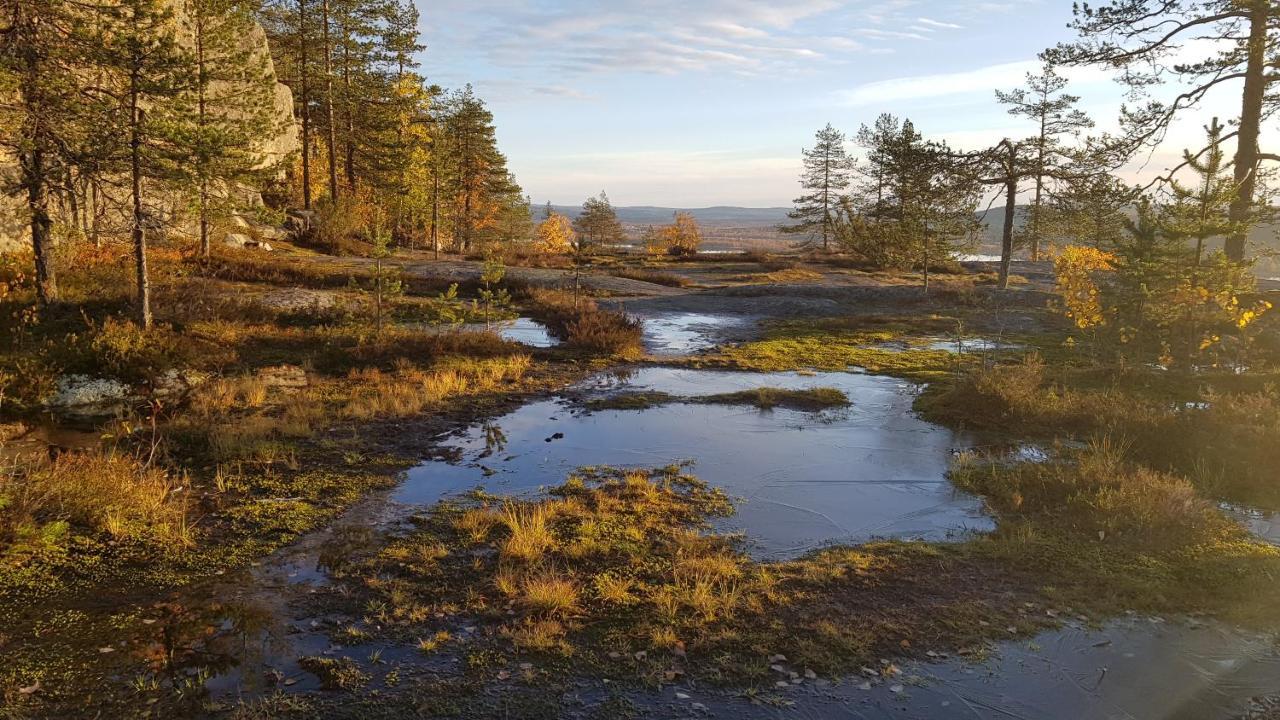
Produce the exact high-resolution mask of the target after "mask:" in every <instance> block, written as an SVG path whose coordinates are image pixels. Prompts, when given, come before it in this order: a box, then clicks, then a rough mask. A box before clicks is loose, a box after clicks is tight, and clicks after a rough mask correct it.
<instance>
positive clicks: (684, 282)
mask: <svg viewBox="0 0 1280 720" xmlns="http://www.w3.org/2000/svg"><path fill="white" fill-rule="evenodd" d="M609 274H610V275H612V276H614V277H619V278H626V279H628V280H639V281H640V282H647V283H653V284H654V285H665V286H667V287H676V288H685V287H689V286H690V285H692V284H693V281H692V280H690V279H689V278H687V277H684V276H683V275H676V274H675V273H670V272H662V271H661V270H650V269H647V268H625V267H624V268H616V269H611V270H609Z"/></svg>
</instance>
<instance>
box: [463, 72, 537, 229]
mask: <svg viewBox="0 0 1280 720" xmlns="http://www.w3.org/2000/svg"><path fill="white" fill-rule="evenodd" d="M445 126H446V132H447V133H448V134H449V144H450V146H451V149H452V151H453V158H452V159H453V164H454V168H453V171H454V172H453V173H452V178H451V179H452V180H453V181H454V185H455V187H452V188H450V190H451V191H452V192H451V195H452V197H453V198H454V199H455V208H454V213H455V220H454V228H455V237H454V242H455V244H456V245H457V246H458V249H459V250H460V251H462V252H468V251H470V250H471V249H472V247H473V245H475V244H477V243H482V242H489V241H492V240H495V239H497V238H495V236H494V233H492V232H490V231H491V230H493V229H494V228H495V227H496V224H495V222H494V221H495V219H496V217H497V216H498V214H499V212H500V210H501V208H502V207H503V206H504V205H505V204H507V203H510V202H511V201H512V200H513V199H515V198H519V197H520V195H519V190H518V188H517V187H515V186H513V183H512V182H511V175H510V173H508V172H507V159H506V157H505V156H503V155H502V153H501V152H499V151H498V142H497V130H496V129H495V128H494V125H493V113H491V112H489V109H488V108H487V107H485V104H484V101H482V100H480V99H479V98H478V97H476V95H475V92H474V91H473V90H472V88H471V86H470V85H468V86H466V88H464V89H463V90H460V91H457V92H455V93H453V95H452V96H451V97H450V99H449V114H448V116H447V118H446V120H445Z"/></svg>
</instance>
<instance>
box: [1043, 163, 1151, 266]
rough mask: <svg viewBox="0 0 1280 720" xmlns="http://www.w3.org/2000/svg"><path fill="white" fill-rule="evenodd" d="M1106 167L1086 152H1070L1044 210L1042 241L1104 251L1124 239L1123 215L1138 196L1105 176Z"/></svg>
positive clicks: (1112, 247)
mask: <svg viewBox="0 0 1280 720" xmlns="http://www.w3.org/2000/svg"><path fill="white" fill-rule="evenodd" d="M1106 164H1107V163H1106V158H1100V157H1098V156H1097V155H1096V153H1095V152H1093V151H1091V150H1090V149H1089V148H1084V149H1080V150H1076V151H1072V152H1071V154H1070V159H1069V161H1068V163H1067V165H1066V168H1067V169H1066V172H1065V173H1064V174H1063V180H1062V182H1060V183H1058V185H1057V187H1055V188H1054V192H1053V194H1052V195H1051V196H1050V198H1049V203H1048V204H1047V205H1046V206H1045V210H1044V224H1043V227H1042V232H1043V233H1044V234H1045V236H1046V238H1048V239H1052V240H1055V241H1057V242H1058V243H1059V244H1061V245H1086V246H1088V247H1092V248H1095V249H1098V250H1104V251H1109V250H1112V249H1114V248H1115V247H1116V244H1117V243H1118V242H1120V241H1121V240H1123V239H1124V235H1125V232H1126V229H1125V223H1126V222H1127V221H1128V219H1129V216H1128V214H1127V213H1128V210H1129V208H1130V207H1131V206H1132V205H1133V204H1134V202H1136V200H1137V198H1138V192H1137V191H1136V190H1135V189H1133V188H1131V187H1129V186H1127V185H1125V184H1124V183H1122V182H1120V181H1119V180H1117V179H1116V178H1115V177H1114V176H1112V175H1110V174H1109V173H1107V172H1106V171H1105V170H1104V169H1103V168H1104V167H1105V166H1106Z"/></svg>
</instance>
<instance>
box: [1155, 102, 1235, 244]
mask: <svg viewBox="0 0 1280 720" xmlns="http://www.w3.org/2000/svg"><path fill="white" fill-rule="evenodd" d="M1222 130H1223V127H1222V125H1221V124H1220V123H1219V122H1218V119H1217V118H1214V119H1213V123H1212V124H1210V125H1209V126H1208V127H1206V128H1205V132H1206V134H1207V135H1208V145H1207V148H1208V149H1207V151H1206V152H1205V153H1204V154H1203V155H1201V156H1200V157H1195V156H1193V155H1192V154H1191V151H1190V150H1187V151H1185V160H1186V165H1187V167H1188V168H1190V170H1191V171H1192V172H1193V173H1194V174H1195V176H1196V178H1197V179H1198V180H1199V183H1198V184H1197V185H1194V186H1191V185H1186V184H1184V183H1182V182H1180V181H1179V180H1177V179H1176V178H1175V179H1174V180H1173V181H1172V182H1171V183H1170V189H1171V190H1172V192H1173V202H1172V203H1171V204H1170V205H1169V206H1168V208H1167V212H1166V213H1165V217H1164V218H1163V219H1162V220H1163V229H1164V231H1165V232H1166V233H1168V234H1169V235H1170V236H1171V237H1174V238H1180V239H1183V240H1189V241H1194V243H1195V267H1197V268H1199V267H1200V265H1201V263H1202V262H1203V260H1204V249H1205V248H1204V246H1205V241H1207V240H1208V239H1209V238H1213V237H1227V236H1229V235H1231V234H1232V232H1233V231H1234V230H1235V223H1233V222H1232V221H1231V219H1230V218H1229V214H1230V212H1231V204H1232V202H1234V201H1235V197H1236V183H1235V179H1234V178H1233V177H1231V176H1230V175H1227V174H1226V173H1225V172H1224V162H1223V161H1224V158H1225V153H1224V151H1223V149H1222Z"/></svg>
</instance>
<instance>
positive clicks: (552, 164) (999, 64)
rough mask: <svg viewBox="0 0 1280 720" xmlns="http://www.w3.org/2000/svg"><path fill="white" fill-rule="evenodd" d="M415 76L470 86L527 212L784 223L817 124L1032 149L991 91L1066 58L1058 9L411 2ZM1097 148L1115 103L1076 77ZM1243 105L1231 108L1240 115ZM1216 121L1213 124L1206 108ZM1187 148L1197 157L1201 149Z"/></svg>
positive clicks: (708, 1) (1148, 168) (757, 0)
mask: <svg viewBox="0 0 1280 720" xmlns="http://www.w3.org/2000/svg"><path fill="white" fill-rule="evenodd" d="M418 8H419V11H420V12H421V15H422V18H421V23H420V28H421V30H422V32H423V36H424V39H425V43H426V45H427V49H426V51H425V52H424V53H423V54H422V57H421V61H422V71H423V73H424V74H426V75H427V77H428V78H429V80H430V81H431V82H434V83H437V84H440V85H443V86H445V87H460V86H461V85H463V84H466V83H471V84H473V85H474V86H475V88H476V91H477V92H478V93H479V94H480V95H481V96H482V97H483V98H484V99H485V100H486V101H487V102H488V103H489V105H490V107H491V109H492V110H493V112H494V115H495V120H496V124H497V127H498V139H499V145H500V147H501V149H502V151H503V152H504V153H506V155H507V157H508V159H509V161H510V166H511V169H512V170H513V172H515V174H516V178H517V180H518V181H519V182H520V183H521V185H522V186H523V187H524V188H525V191H526V192H527V193H528V194H529V195H530V196H531V197H532V198H533V200H534V202H535V203H538V204H541V203H544V202H548V201H550V202H554V203H556V204H563V205H576V204H579V203H581V202H582V200H583V199H585V198H586V197H588V196H590V195H594V194H596V193H599V192H600V191H602V190H603V191H606V192H608V194H609V197H610V199H611V200H612V201H613V203H614V204H615V205H620V206H629V205H659V206H669V207H679V208H694V207H705V206H712V205H738V206H749V207H771V206H788V205H790V204H791V200H792V198H794V197H795V196H796V195H797V194H799V184H798V176H799V172H800V152H801V149H802V148H805V147H808V146H810V145H811V144H812V140H813V135H814V133H815V132H816V131H817V130H818V129H819V128H821V127H823V126H824V125H826V124H827V123H832V124H833V125H835V126H836V127H837V128H839V129H841V130H843V131H845V132H846V133H848V134H849V135H853V134H854V133H856V131H857V130H858V128H859V126H860V125H862V124H863V123H868V124H869V123H871V122H873V121H874V120H875V118H876V116H877V115H878V114H880V113H881V112H891V113H893V114H895V115H899V116H902V117H908V118H910V119H911V120H912V121H913V122H914V123H915V124H916V126H917V128H918V129H920V130H921V131H922V132H923V133H924V134H925V135H926V136H929V137H932V138H937V139H943V140H946V141H948V142H949V143H951V144H952V146H953V147H956V148H959V149H966V150H967V149H979V148H981V147H984V146H986V145H990V144H993V143H994V142H996V141H998V140H999V139H1000V138H1001V137H1005V136H1010V137H1024V136H1027V135H1030V134H1032V128H1031V126H1030V125H1029V124H1028V123H1027V121H1025V120H1021V119H1019V118H1015V117H1011V116H1009V115H1008V114H1007V108H1005V107H1003V106H1001V105H999V104H997V103H996V101H995V93H994V91H995V90H996V89H997V88H1000V89H1006V90H1008V89H1013V88H1015V87H1018V86H1019V85H1021V84H1022V83H1023V79H1024V77H1025V75H1026V73H1027V72H1028V71H1033V70H1036V69H1037V68H1038V67H1039V64H1040V63H1039V61H1038V60H1037V55H1038V54H1039V53H1040V52H1041V51H1042V50H1044V49H1045V48H1046V47H1049V46H1052V45H1054V44H1056V43H1058V42H1062V41H1069V40H1071V39H1072V38H1073V37H1074V35H1073V32H1072V31H1071V30H1070V29H1068V28H1067V24H1068V22H1070V20H1071V3H1070V2H1068V1H1067V0H993V1H991V2H974V1H973V0H876V1H866V0H845V1H841V0H603V1H602V0H560V1H558V2H552V1H550V0H434V1H433V2H427V0H420V1H419V5H418ZM1067 75H1068V76H1069V77H1070V78H1071V79H1072V86H1071V88H1070V91H1071V92H1072V93H1074V94H1076V95H1080V96H1082V98H1083V99H1082V102H1081V107H1082V108H1083V109H1085V110H1087V111H1089V112H1090V113H1091V114H1092V115H1093V116H1094V117H1095V119H1096V120H1097V121H1098V123H1099V127H1100V128H1111V127H1114V126H1115V118H1116V116H1117V114H1118V110H1119V107H1120V104H1121V102H1122V101H1123V91H1122V89H1121V88H1119V87H1118V86H1117V85H1115V83H1114V82H1113V81H1112V79H1111V78H1110V76H1109V75H1108V74H1107V73H1105V72H1103V71H1102V70H1098V69H1078V70H1077V69H1073V70H1070V71H1069V72H1068V73H1067ZM1236 97H1238V95H1237V96H1236ZM1236 104H1238V100H1237V101H1234V102H1233V101H1232V98H1231V96H1230V95H1229V94H1227V95H1222V96H1216V97H1210V98H1209V100H1208V103H1207V107H1206V108H1205V110H1204V111H1203V112H1202V113H1201V117H1193V118H1189V119H1188V120H1187V121H1186V122H1183V123H1181V125H1180V126H1179V127H1177V128H1175V130H1174V132H1173V133H1171V136H1170V138H1169V141H1168V143H1167V145H1166V147H1165V148H1164V149H1162V150H1161V151H1159V152H1157V153H1156V154H1155V155H1153V156H1150V157H1147V158H1143V160H1142V161H1141V162H1139V163H1137V164H1135V166H1134V167H1132V168H1130V169H1129V170H1128V171H1127V174H1129V175H1130V176H1132V177H1135V178H1136V177H1139V176H1147V175H1151V174H1153V173H1155V172H1157V171H1159V170H1162V169H1163V168H1165V167H1168V166H1169V165H1171V164H1173V163H1174V162H1176V160H1177V159H1178V155H1179V153H1180V148H1181V147H1184V146H1185V147H1189V146H1191V145H1193V144H1195V142H1196V141H1197V140H1199V139H1200V138H1201V137H1202V131H1201V130H1200V126H1201V125H1203V123H1204V122H1207V117H1208V115H1209V114H1210V113H1212V112H1213V111H1214V110H1215V109H1217V110H1220V111H1221V112H1222V114H1223V116H1224V117H1230V116H1232V114H1233V113H1232V112H1231V107H1232V106H1233V105H1236ZM1215 106H1216V107H1215ZM1197 147H1198V146H1197Z"/></svg>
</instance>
